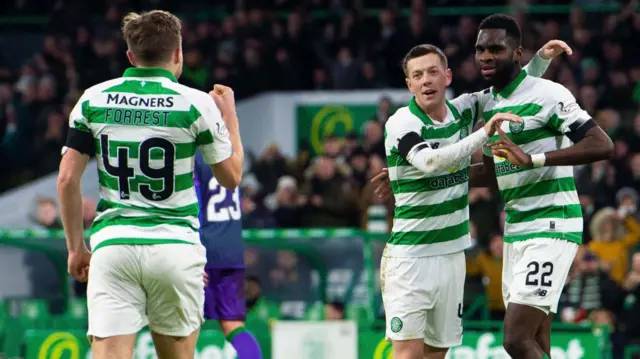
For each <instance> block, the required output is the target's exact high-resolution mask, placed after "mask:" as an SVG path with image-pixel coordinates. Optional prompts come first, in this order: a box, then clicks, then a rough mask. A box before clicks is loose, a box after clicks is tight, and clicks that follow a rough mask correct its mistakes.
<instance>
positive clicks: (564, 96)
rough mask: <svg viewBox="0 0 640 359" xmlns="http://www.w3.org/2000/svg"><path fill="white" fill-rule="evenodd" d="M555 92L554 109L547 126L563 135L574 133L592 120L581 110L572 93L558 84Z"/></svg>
mask: <svg viewBox="0 0 640 359" xmlns="http://www.w3.org/2000/svg"><path fill="white" fill-rule="evenodd" d="M556 85H557V86H556V87H555V89H554V91H553V101H554V103H553V104H554V107H553V111H551V113H549V118H548V120H547V126H548V127H550V128H552V129H554V130H556V131H558V132H560V133H563V134H566V133H569V132H571V131H574V130H576V129H578V128H580V126H582V125H584V123H585V122H587V121H589V120H590V119H591V116H590V115H589V114H588V113H587V111H585V110H583V109H582V108H580V105H578V103H577V102H576V98H575V97H573V95H572V94H571V91H569V90H567V88H566V87H564V86H562V85H560V84H556Z"/></svg>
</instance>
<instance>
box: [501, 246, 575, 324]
mask: <svg viewBox="0 0 640 359" xmlns="http://www.w3.org/2000/svg"><path fill="white" fill-rule="evenodd" d="M513 245H514V248H516V250H517V251H518V252H519V253H518V258H517V261H515V262H514V263H513V269H512V276H513V278H512V281H511V284H510V288H509V303H518V304H524V305H528V306H532V307H534V308H538V309H540V310H541V311H543V312H545V314H548V313H549V312H551V313H555V312H556V311H557V308H558V301H559V300H560V295H561V293H562V288H563V287H564V284H565V282H566V280H567V276H568V274H569V270H570V269H571V265H572V264H573V259H574V257H575V254H576V252H577V250H578V245H577V244H575V243H572V242H568V241H565V240H560V239H548V238H536V239H530V240H527V241H523V242H516V243H513Z"/></svg>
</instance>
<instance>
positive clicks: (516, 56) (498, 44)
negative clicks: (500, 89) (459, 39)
mask: <svg viewBox="0 0 640 359" xmlns="http://www.w3.org/2000/svg"><path fill="white" fill-rule="evenodd" d="M521 56H522V47H520V46H517V43H516V41H514V40H513V39H511V38H509V37H508V36H507V32H506V31H505V30H503V29H483V30H480V32H479V33H478V39H477V40H476V64H477V65H478V67H479V68H480V73H481V74H482V77H484V78H485V80H487V81H489V82H494V81H496V80H500V79H506V78H508V77H509V76H510V75H511V74H512V73H513V71H514V68H515V66H516V64H519V63H520V57H521Z"/></svg>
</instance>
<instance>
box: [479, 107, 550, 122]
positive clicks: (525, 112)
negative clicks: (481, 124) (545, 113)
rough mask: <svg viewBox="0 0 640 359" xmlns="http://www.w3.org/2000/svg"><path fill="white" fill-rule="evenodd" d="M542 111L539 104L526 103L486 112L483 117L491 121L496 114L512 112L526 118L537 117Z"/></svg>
mask: <svg viewBox="0 0 640 359" xmlns="http://www.w3.org/2000/svg"><path fill="white" fill-rule="evenodd" d="M540 110H542V106H540V105H538V104H535V103H525V104H522V105H517V106H506V107H500V108H496V109H493V110H491V111H486V112H484V113H483V115H484V118H486V119H490V118H491V117H493V115H495V114H496V113H506V112H511V113H512V114H514V115H518V116H520V117H525V116H535V115H537V114H538V112H540Z"/></svg>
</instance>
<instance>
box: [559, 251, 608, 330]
mask: <svg viewBox="0 0 640 359" xmlns="http://www.w3.org/2000/svg"><path fill="white" fill-rule="evenodd" d="M607 270H608V268H603V267H602V263H601V262H600V261H599V260H598V257H597V256H596V255H595V254H594V253H592V252H590V251H589V250H588V249H585V248H584V247H581V250H580V251H579V252H578V254H577V255H576V258H575V260H574V265H573V268H572V270H571V273H570V275H569V278H568V279H567V284H566V286H565V287H564V289H563V293H562V296H561V300H560V303H559V307H560V308H561V310H560V316H561V318H562V321H564V322H567V323H580V322H582V321H584V320H587V319H589V317H590V315H591V314H592V312H594V311H598V310H607V311H609V312H615V311H617V301H618V299H619V297H620V288H619V287H618V284H617V283H616V282H615V281H614V280H613V279H611V277H609V274H608V273H607Z"/></svg>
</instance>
